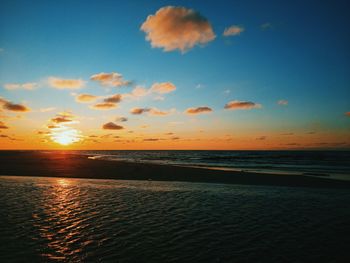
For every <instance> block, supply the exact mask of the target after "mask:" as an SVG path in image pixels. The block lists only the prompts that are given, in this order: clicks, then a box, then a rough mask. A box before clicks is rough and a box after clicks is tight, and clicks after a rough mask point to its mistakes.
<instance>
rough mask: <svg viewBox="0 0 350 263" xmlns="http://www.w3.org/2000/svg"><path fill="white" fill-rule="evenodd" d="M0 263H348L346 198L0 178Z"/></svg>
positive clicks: (329, 193)
mask: <svg viewBox="0 0 350 263" xmlns="http://www.w3.org/2000/svg"><path fill="white" fill-rule="evenodd" d="M0 193H1V194H0V215H1V217H0V262H350V191H349V190H340V189H309V188H289V187H267V186H243V185H224V184H205V183H183V182H155V181H118V180H93V179H67V178H40V177H5V176H0Z"/></svg>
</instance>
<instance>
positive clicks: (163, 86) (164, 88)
mask: <svg viewBox="0 0 350 263" xmlns="http://www.w3.org/2000/svg"><path fill="white" fill-rule="evenodd" d="M174 90H176V87H175V85H174V84H173V83H171V82H162V83H154V84H153V85H152V87H151V91H152V92H155V93H159V94H165V93H169V92H172V91H174Z"/></svg>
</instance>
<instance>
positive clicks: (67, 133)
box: [51, 128, 80, 145]
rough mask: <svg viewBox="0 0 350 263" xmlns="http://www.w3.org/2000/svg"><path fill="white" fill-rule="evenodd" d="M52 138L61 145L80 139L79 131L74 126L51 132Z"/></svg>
mask: <svg viewBox="0 0 350 263" xmlns="http://www.w3.org/2000/svg"><path fill="white" fill-rule="evenodd" d="M51 139H52V140H53V141H54V142H57V143H59V144H61V145H70V144H72V143H75V142H78V141H80V135H79V131H78V130H76V129H73V128H67V129H65V130H57V131H55V132H53V133H52V134H51Z"/></svg>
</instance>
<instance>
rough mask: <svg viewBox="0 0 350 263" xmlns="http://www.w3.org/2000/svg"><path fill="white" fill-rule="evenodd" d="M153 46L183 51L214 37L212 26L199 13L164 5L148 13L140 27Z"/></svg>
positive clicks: (165, 49) (166, 49)
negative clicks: (151, 13) (154, 12)
mask: <svg viewBox="0 0 350 263" xmlns="http://www.w3.org/2000/svg"><path fill="white" fill-rule="evenodd" d="M140 29H141V30H142V31H144V32H145V33H146V40H148V41H150V42H151V45H152V47H154V48H163V49H164V51H172V50H175V49H179V50H181V52H185V51H187V50H189V49H191V48H193V47H194V46H195V45H198V44H206V43H208V42H210V41H212V40H214V39H215V34H214V32H213V29H212V26H211V24H210V23H209V21H208V20H207V19H206V18H205V17H203V16H202V15H201V14H200V13H198V12H196V11H194V10H192V9H187V8H185V7H174V6H166V7H162V8H160V9H159V10H158V11H157V12H156V14H154V15H149V16H148V17H147V19H146V21H145V22H144V23H143V24H142V25H141V28H140Z"/></svg>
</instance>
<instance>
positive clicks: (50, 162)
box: [0, 151, 350, 188]
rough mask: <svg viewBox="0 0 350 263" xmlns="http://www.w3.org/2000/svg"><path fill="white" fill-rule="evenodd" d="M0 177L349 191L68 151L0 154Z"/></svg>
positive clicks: (335, 183) (296, 179)
mask: <svg viewBox="0 0 350 263" xmlns="http://www.w3.org/2000/svg"><path fill="white" fill-rule="evenodd" d="M0 167H1V169H0V174H1V175H17V176H44V177H63V178H67V177H68V178H90V179H118V180H154V181H183V182H206V183H225V184H243V185H272V186H290V187H324V188H350V182H348V181H340V180H332V179H328V178H323V177H312V176H303V175H276V174H266V173H253V172H244V171H223V170H212V169H206V168H198V167H196V168H193V167H181V166H176V165H166V164H151V163H139V162H125V161H108V160H101V159H91V158H89V156H86V155H79V154H74V153H71V152H69V151H49V152H44V151H1V152H0Z"/></svg>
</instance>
